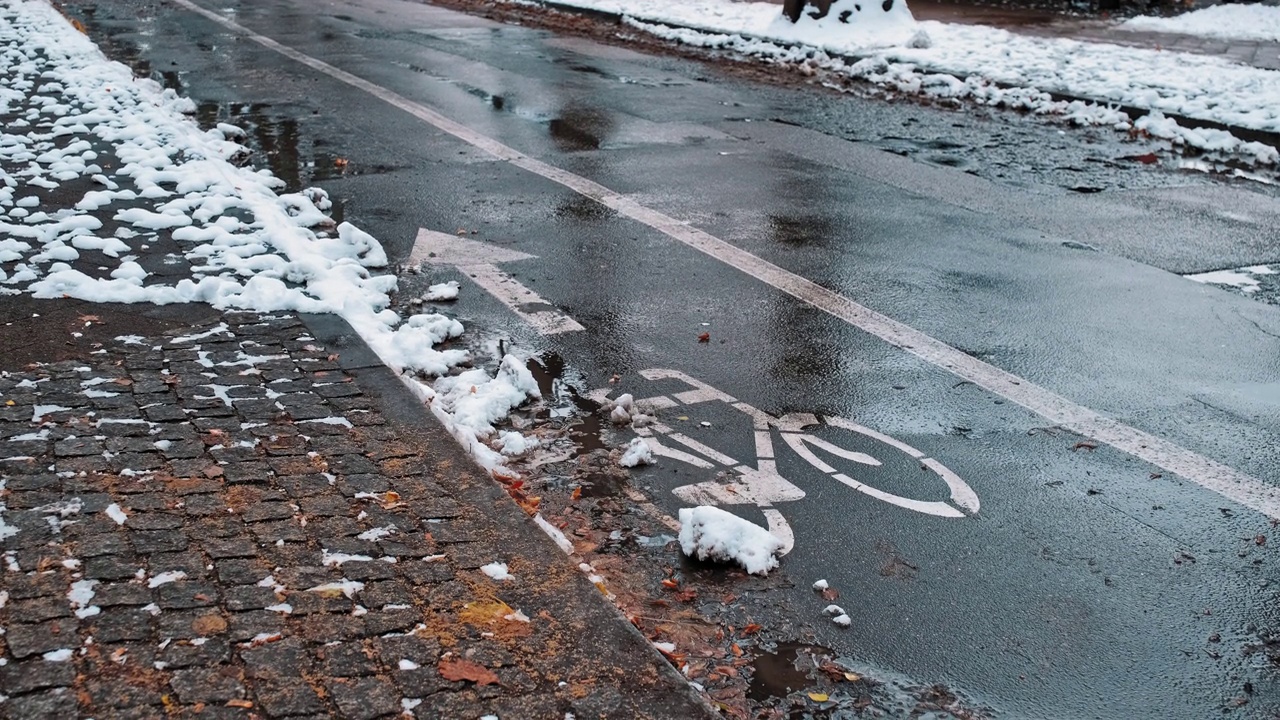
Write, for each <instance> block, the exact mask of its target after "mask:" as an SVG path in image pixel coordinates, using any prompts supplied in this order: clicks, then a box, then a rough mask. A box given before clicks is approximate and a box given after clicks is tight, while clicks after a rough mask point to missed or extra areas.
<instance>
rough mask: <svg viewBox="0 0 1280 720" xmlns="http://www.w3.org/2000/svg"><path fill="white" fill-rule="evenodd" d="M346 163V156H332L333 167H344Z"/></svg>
mask: <svg viewBox="0 0 1280 720" xmlns="http://www.w3.org/2000/svg"><path fill="white" fill-rule="evenodd" d="M348 164H349V163H348V161H347V159H346V158H334V160H333V166H334V167H340V168H344V167H346V166H347V165H348Z"/></svg>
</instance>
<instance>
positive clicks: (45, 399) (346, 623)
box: [0, 314, 705, 719]
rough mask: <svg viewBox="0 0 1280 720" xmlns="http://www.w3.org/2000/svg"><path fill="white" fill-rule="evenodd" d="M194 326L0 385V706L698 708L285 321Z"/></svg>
mask: <svg viewBox="0 0 1280 720" xmlns="http://www.w3.org/2000/svg"><path fill="white" fill-rule="evenodd" d="M215 329H216V330H217V331H216V332H213V333H212V334H210V335H208V336H207V337H203V338H200V339H190V337H191V336H195V335H199V334H201V333H205V332H208V331H210V330H215ZM185 332H186V333H187V337H185V338H184V337H175V336H173V335H170V336H169V337H161V338H151V339H147V340H144V341H142V342H139V343H132V344H124V343H119V342H117V343H114V344H112V345H109V346H108V347H107V348H105V349H103V350H102V351H101V352H100V353H98V354H96V355H94V356H93V360H92V362H75V361H71V362H62V363H57V364H51V365H45V366H41V367H37V368H35V369H33V370H31V371H30V372H27V373H22V374H10V375H7V376H5V377H0V473H3V477H4V479H5V483H6V487H5V490H4V495H3V496H2V499H3V501H4V503H5V505H6V506H7V509H5V510H4V511H3V515H2V517H3V519H4V522H5V523H6V527H8V528H10V529H9V530H3V531H0V535H5V537H3V540H0V549H2V550H3V555H2V556H0V625H2V626H3V627H4V629H5V634H4V635H2V636H0V650H2V651H3V654H2V655H0V659H2V660H0V661H2V662H3V665H0V693H3V695H5V696H7V697H6V699H5V700H4V701H3V702H0V715H7V716H9V717H21V718H45V717H48V718H55V717H56V718H66V717H76V716H79V717H99V718H104V717H162V716H163V717H174V716H179V717H186V716H191V717H223V716H228V717H230V716H235V717H267V718H276V717H295V716H327V717H349V718H362V719H366V718H379V717H392V716H397V715H400V714H401V713H404V712H408V713H409V714H415V713H416V714H417V715H418V716H420V717H480V716H481V715H486V714H496V715H498V716H499V717H548V718H551V717H554V718H563V717H565V713H566V712H572V713H575V714H576V716H577V717H579V718H583V717H593V716H597V715H600V714H617V713H620V716H622V715H624V716H628V717H631V716H646V715H649V716H655V717H657V716H661V717H695V716H701V715H703V714H704V712H705V708H704V707H703V706H702V705H700V704H699V703H698V701H697V700H696V699H694V696H693V694H692V693H691V692H688V690H687V687H686V686H684V684H683V682H682V681H680V680H679V679H678V678H676V677H674V674H673V673H672V672H671V670H670V668H669V667H664V666H662V664H661V661H660V660H658V659H657V657H656V656H655V655H653V653H652V651H650V650H649V648H648V647H647V646H646V645H645V641H644V640H643V638H641V637H640V636H639V635H638V634H635V633H633V632H631V631H630V628H629V627H626V626H625V624H624V622H623V621H622V620H621V619H620V617H618V616H617V615H616V614H615V613H614V611H613V608H612V607H611V606H608V605H607V603H606V602H605V601H604V600H603V599H602V598H601V597H600V596H599V595H598V594H596V593H595V591H594V590H593V589H591V587H590V585H589V584H587V583H586V581H585V580H584V579H583V578H582V577H581V576H580V575H578V574H577V571H576V570H574V569H573V568H572V567H571V566H570V564H569V563H568V562H566V561H565V559H564V558H563V556H559V557H557V556H556V555H554V553H555V551H554V550H549V551H548V550H546V548H549V547H551V546H550V543H549V542H548V541H547V539H546V538H544V537H540V536H538V535H536V532H537V531H536V529H534V528H533V526H532V524H531V523H529V522H528V521H527V519H526V518H525V517H524V516H523V515H522V513H521V512H520V511H519V510H518V509H517V508H516V507H515V505H514V503H512V502H511V501H510V500H509V499H508V498H506V496H505V494H504V493H502V492H501V490H500V489H498V488H497V487H496V486H495V484H494V483H493V482H492V481H491V480H489V479H488V478H487V477H485V476H483V475H482V474H480V473H479V472H478V471H477V470H476V469H475V466H474V465H472V464H471V463H470V462H469V459H467V458H466V457H465V456H463V455H461V450H460V449H459V448H457V447H456V446H455V445H452V444H451V443H449V441H447V440H445V439H444V438H446V437H447V436H445V435H444V433H443V430H442V429H440V428H438V427H435V428H426V429H422V428H413V427H407V426H405V425H403V424H399V425H397V424H396V423H391V422H388V419H387V417H385V415H384V414H383V413H382V412H380V411H379V409H378V407H377V406H376V405H375V402H374V401H373V400H372V399H371V398H369V397H367V396H366V394H365V393H364V391H363V390H362V387H361V385H359V384H358V383H356V382H354V381H353V376H352V374H351V373H349V372H346V371H344V370H343V369H341V368H340V367H339V363H338V360H339V358H337V357H336V356H334V355H331V354H330V353H328V352H327V351H326V350H325V349H324V348H322V347H319V346H318V345H317V344H316V341H315V340H313V339H312V338H311V337H310V336H309V335H308V332H307V330H306V328H305V327H304V326H303V324H302V323H301V321H300V320H299V319H298V318H297V317H294V316H279V317H259V316H257V315H252V314H231V315H227V316H226V317H225V319H224V322H223V323H222V324H220V325H211V326H205V327H197V328H191V329H187V330H186V331H185ZM262 357H270V358H272V359H270V360H262V361H255V360H254V359H253V358H262ZM383 372H385V371H383ZM401 423H403V420H401ZM422 433H427V435H423V434H422ZM441 443H446V444H448V446H447V447H444V446H442V445H441ZM548 552H550V553H552V554H550V555H548V554H547V553H548ZM494 560H502V561H505V562H508V563H510V565H511V568H512V572H513V574H515V575H516V577H517V579H516V581H508V582H506V583H503V584H498V583H495V582H494V581H492V580H490V579H489V578H488V577H486V576H484V575H483V574H481V573H480V572H478V571H476V569H475V568H477V567H479V566H480V565H482V564H484V563H487V562H491V561H494ZM583 588H586V589H585V590H584V589H583ZM655 699H657V700H658V701H657V702H655Z"/></svg>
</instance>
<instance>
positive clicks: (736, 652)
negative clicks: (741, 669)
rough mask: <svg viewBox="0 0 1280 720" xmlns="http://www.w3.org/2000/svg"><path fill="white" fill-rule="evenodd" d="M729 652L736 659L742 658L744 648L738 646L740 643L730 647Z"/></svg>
mask: <svg viewBox="0 0 1280 720" xmlns="http://www.w3.org/2000/svg"><path fill="white" fill-rule="evenodd" d="M729 650H730V651H732V652H733V656H734V657H742V648H741V647H740V646H739V645H738V643H734V644H732V645H730V646H729Z"/></svg>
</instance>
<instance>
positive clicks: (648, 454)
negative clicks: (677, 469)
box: [618, 438, 654, 467]
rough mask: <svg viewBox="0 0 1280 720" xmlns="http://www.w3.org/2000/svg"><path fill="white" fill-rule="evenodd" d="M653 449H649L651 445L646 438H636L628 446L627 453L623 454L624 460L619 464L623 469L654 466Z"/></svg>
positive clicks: (620, 460)
mask: <svg viewBox="0 0 1280 720" xmlns="http://www.w3.org/2000/svg"><path fill="white" fill-rule="evenodd" d="M653 462H654V460H653V449H652V448H650V447H649V443H647V442H645V441H644V438H636V439H634V440H632V441H631V444H630V445H628V446H627V451H626V452H624V453H622V458H621V459H619V460H618V464H619V465H621V466H622V467H636V466H637V465H652V464H653Z"/></svg>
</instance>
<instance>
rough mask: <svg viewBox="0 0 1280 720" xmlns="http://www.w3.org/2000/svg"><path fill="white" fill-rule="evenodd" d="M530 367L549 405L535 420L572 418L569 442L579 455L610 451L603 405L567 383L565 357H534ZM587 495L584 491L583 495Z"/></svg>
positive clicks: (543, 397)
mask: <svg viewBox="0 0 1280 720" xmlns="http://www.w3.org/2000/svg"><path fill="white" fill-rule="evenodd" d="M526 366H527V367H528V368H529V372H530V373H531V374H532V375H533V379H534V380H536V381H537V383H538V389H539V390H541V391H542V399H543V401H544V402H545V403H546V405H547V406H546V407H545V408H544V409H543V410H541V411H540V412H539V413H538V414H537V415H536V416H535V419H537V420H543V421H545V420H550V419H552V418H557V417H567V418H572V422H571V424H570V425H569V426H568V428H567V429H566V430H567V432H568V435H569V439H570V440H572V441H573V444H574V447H575V452H574V455H575V456H581V455H586V454H589V453H591V452H593V451H595V450H606V449H607V448H606V447H605V444H604V439H603V438H602V437H601V435H602V433H603V432H604V422H603V420H602V419H601V417H600V412H599V411H600V404H599V403H597V402H595V401H593V400H590V399H588V398H585V397H582V396H581V395H579V394H578V391H577V390H576V389H574V388H573V386H572V385H570V384H569V383H567V382H565V380H564V374H565V371H566V369H567V366H566V365H565V362H564V358H562V357H560V355H559V354H558V353H554V352H552V353H546V354H544V355H542V356H541V357H537V358H531V359H530V360H529V362H528V363H527V365H526ZM586 492H587V491H586V490H585V489H584V490H583V493H584V494H585V493H586Z"/></svg>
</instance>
